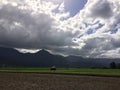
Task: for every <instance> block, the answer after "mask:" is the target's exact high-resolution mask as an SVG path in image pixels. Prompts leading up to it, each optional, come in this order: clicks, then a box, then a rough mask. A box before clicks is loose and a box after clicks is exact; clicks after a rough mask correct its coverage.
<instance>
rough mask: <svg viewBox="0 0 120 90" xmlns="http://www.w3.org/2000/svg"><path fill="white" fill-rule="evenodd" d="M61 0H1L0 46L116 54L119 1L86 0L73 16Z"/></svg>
mask: <svg viewBox="0 0 120 90" xmlns="http://www.w3.org/2000/svg"><path fill="white" fill-rule="evenodd" d="M62 2H63V1H61V2H55V1H54V0H52V2H50V1H48V0H22V1H21V0H1V1H0V46H5V47H13V48H17V50H19V51H20V52H24V53H25V52H32V53H34V52H37V51H38V50H41V49H46V50H49V51H50V52H52V53H58V54H64V55H81V56H84V57H103V56H104V57H111V55H114V57H118V54H119V48H120V43H119V40H120V31H119V28H120V17H119V16H120V8H119V7H120V2H119V0H94V1H93V0H88V2H87V4H86V5H85V7H84V8H83V9H82V10H80V12H78V13H77V14H76V15H75V16H74V17H70V14H69V12H65V8H64V5H65V4H64V2H63V3H62ZM33 49H36V50H33Z"/></svg>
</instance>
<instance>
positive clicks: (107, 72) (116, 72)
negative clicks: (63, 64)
mask: <svg viewBox="0 0 120 90" xmlns="http://www.w3.org/2000/svg"><path fill="white" fill-rule="evenodd" d="M0 72H24V73H27V72H29V73H46V74H48V73H49V74H52V73H54V74H76V75H108V76H109V75H115V76H120V69H91V68H57V70H56V71H51V70H50V68H0Z"/></svg>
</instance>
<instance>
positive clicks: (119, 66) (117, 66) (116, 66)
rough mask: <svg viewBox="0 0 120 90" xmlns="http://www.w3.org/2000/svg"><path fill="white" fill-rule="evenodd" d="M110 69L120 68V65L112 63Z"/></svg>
mask: <svg viewBox="0 0 120 90" xmlns="http://www.w3.org/2000/svg"><path fill="white" fill-rule="evenodd" d="M110 68H112V69H115V68H120V63H115V62H111V63H110Z"/></svg>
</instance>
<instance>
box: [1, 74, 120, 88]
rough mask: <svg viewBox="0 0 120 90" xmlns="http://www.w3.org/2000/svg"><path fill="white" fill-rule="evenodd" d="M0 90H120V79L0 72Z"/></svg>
mask: <svg viewBox="0 0 120 90" xmlns="http://www.w3.org/2000/svg"><path fill="white" fill-rule="evenodd" d="M0 90H120V78H119V77H99V76H79V75H59V74H39V73H10V72H9V73H7V72H0Z"/></svg>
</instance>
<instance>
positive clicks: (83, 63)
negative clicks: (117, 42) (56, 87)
mask: <svg viewBox="0 0 120 90" xmlns="http://www.w3.org/2000/svg"><path fill="white" fill-rule="evenodd" d="M112 61H115V62H117V63H120V59H103V58H98V59H95V58H82V57H80V56H68V57H63V56H61V55H53V54H51V53H49V52H48V51H46V50H41V51H39V52H37V53H34V54H31V53H20V52H18V51H17V50H15V49H12V48H3V47H0V66H8V67H51V66H53V65H55V66H56V67H104V66H109V64H110V63H111V62H112Z"/></svg>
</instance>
